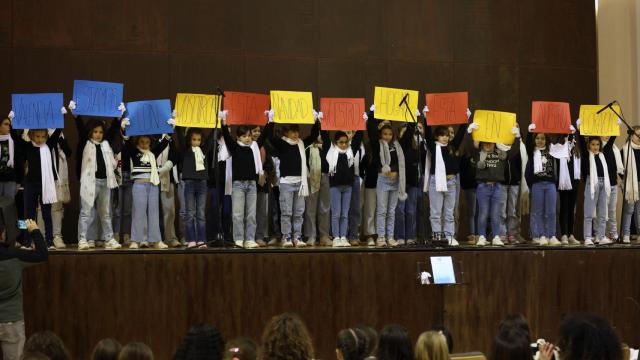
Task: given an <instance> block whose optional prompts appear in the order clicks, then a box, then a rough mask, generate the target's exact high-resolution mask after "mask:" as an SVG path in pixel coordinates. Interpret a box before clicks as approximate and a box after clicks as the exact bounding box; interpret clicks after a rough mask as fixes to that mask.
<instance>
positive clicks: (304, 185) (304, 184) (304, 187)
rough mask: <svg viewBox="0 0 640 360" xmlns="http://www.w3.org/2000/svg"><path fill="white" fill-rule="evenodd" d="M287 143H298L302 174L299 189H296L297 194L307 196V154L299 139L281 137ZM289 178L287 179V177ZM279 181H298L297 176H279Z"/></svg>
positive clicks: (284, 182)
mask: <svg viewBox="0 0 640 360" xmlns="http://www.w3.org/2000/svg"><path fill="white" fill-rule="evenodd" d="M281 139H282V140H283V141H285V142H286V143H287V144H289V145H296V144H297V145H298V151H299V152H300V164H301V165H302V166H301V168H302V174H301V176H300V180H299V181H300V191H298V195H300V196H302V197H307V196H309V183H308V180H307V176H308V171H307V154H306V153H305V151H304V143H303V142H302V141H300V140H297V141H293V140H291V139H289V138H288V137H286V136H283V137H282V138H281ZM287 178H289V179H287ZM280 182H281V183H283V184H286V183H293V182H298V176H285V177H283V178H280Z"/></svg>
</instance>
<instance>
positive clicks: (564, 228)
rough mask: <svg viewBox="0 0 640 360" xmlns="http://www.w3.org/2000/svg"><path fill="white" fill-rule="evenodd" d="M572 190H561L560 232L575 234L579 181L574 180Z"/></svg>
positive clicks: (562, 233)
mask: <svg viewBox="0 0 640 360" xmlns="http://www.w3.org/2000/svg"><path fill="white" fill-rule="evenodd" d="M572 187H573V189H572V190H560V191H559V193H560V234H561V235H567V236H569V235H573V230H574V229H573V223H574V220H575V216H576V215H575V211H576V196H577V194H578V182H575V181H574V182H573V184H572Z"/></svg>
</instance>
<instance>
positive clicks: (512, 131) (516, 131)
mask: <svg viewBox="0 0 640 360" xmlns="http://www.w3.org/2000/svg"><path fill="white" fill-rule="evenodd" d="M511 133H512V134H513V135H515V136H516V138H519V137H520V128H519V127H518V126H514V127H513V128H512V129H511Z"/></svg>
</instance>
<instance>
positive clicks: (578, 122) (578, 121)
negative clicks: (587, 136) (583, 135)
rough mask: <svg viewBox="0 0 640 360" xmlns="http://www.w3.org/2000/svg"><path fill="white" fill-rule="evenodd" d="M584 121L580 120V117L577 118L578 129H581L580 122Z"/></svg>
mask: <svg viewBox="0 0 640 360" xmlns="http://www.w3.org/2000/svg"><path fill="white" fill-rule="evenodd" d="M581 122H582V120H580V118H578V120H576V129H580V123H581Z"/></svg>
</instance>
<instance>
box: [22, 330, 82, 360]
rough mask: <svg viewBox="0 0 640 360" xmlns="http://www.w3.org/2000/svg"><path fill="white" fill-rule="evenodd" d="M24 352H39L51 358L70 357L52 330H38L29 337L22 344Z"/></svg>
mask: <svg viewBox="0 0 640 360" xmlns="http://www.w3.org/2000/svg"><path fill="white" fill-rule="evenodd" d="M24 352H34V353H36V352H39V353H42V354H44V355H47V356H48V357H49V358H51V360H68V359H70V358H71V357H70V356H69V352H68V351H67V348H65V347H64V343H63V342H62V339H60V338H59V337H58V335H56V334H55V333H53V332H52V331H48V330H47V331H40V332H37V333H34V334H33V335H31V337H29V339H28V340H27V342H26V343H25V344H24Z"/></svg>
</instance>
